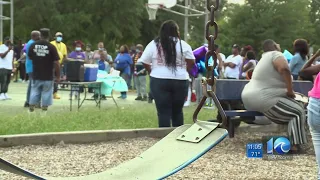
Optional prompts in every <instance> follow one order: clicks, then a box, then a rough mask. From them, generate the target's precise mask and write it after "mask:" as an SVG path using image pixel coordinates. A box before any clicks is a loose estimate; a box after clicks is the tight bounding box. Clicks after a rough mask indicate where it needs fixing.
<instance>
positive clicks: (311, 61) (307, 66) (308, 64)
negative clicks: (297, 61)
mask: <svg viewBox="0 0 320 180" xmlns="http://www.w3.org/2000/svg"><path fill="white" fill-rule="evenodd" d="M318 57H320V49H318V51H317V52H316V53H315V54H314V55H313V56H312V57H311V58H310V59H309V61H308V62H307V63H305V64H304V66H303V67H302V68H301V70H300V71H302V70H304V69H306V68H309V67H310V66H311V65H312V64H313V63H314V61H315V60H316V59H317V58H318Z"/></svg>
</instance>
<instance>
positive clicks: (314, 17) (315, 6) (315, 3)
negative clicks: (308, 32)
mask: <svg viewBox="0 0 320 180" xmlns="http://www.w3.org/2000/svg"><path fill="white" fill-rule="evenodd" d="M310 6H311V10H310V19H311V22H312V24H313V28H314V32H313V33H314V34H313V37H312V39H311V44H312V45H314V44H315V45H316V46H317V47H318V48H320V38H319V37H320V0H312V1H311V4H310Z"/></svg>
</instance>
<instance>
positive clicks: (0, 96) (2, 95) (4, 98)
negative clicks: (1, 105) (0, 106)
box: [0, 93, 7, 101]
mask: <svg viewBox="0 0 320 180" xmlns="http://www.w3.org/2000/svg"><path fill="white" fill-rule="evenodd" d="M6 99H7V98H6V97H5V96H4V93H1V94H0V101H4V100H6Z"/></svg>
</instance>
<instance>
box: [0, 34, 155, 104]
mask: <svg viewBox="0 0 320 180" xmlns="http://www.w3.org/2000/svg"><path fill="white" fill-rule="evenodd" d="M40 37H41V34H40V32H39V31H32V32H31V39H30V40H29V41H28V42H27V43H25V44H21V42H19V43H20V44H18V45H17V46H13V44H12V42H11V40H10V39H9V38H5V43H4V44H2V45H1V46H0V55H1V59H2V60H3V61H0V68H1V70H0V77H1V93H0V100H9V99H11V97H10V96H9V95H8V87H9V83H10V81H11V79H12V76H15V77H16V80H15V82H18V81H20V82H28V90H27V93H26V94H27V97H26V102H25V104H24V107H29V105H30V104H29V101H30V94H31V86H32V84H31V83H32V79H33V74H34V73H33V69H34V68H33V61H32V59H30V56H29V55H28V53H29V49H30V45H31V44H33V43H35V42H36V41H39V40H40ZM50 43H51V44H52V45H53V46H54V47H55V49H56V50H57V53H58V57H59V60H58V62H59V68H60V75H59V78H60V79H61V81H66V80H67V78H66V76H67V64H68V61H71V60H82V61H84V63H85V64H96V65H98V69H99V70H104V71H107V72H108V73H109V72H110V71H111V69H116V70H118V71H120V76H121V77H122V78H123V79H124V80H125V81H126V82H127V86H128V87H129V89H134V90H137V97H136V98H135V100H137V101H149V103H152V101H153V97H152V95H151V92H147V85H148V84H147V78H146V76H147V71H146V69H145V68H144V66H143V65H142V63H138V62H137V61H138V59H139V58H140V57H141V55H142V53H143V50H144V46H143V45H141V44H137V45H136V46H134V47H131V49H129V48H128V46H126V45H122V46H121V47H120V49H119V52H118V54H117V56H116V57H115V59H113V58H112V56H111V55H110V54H109V53H108V52H107V50H106V49H105V47H104V43H103V42H99V43H98V45H97V49H96V50H93V49H92V45H91V44H86V45H85V44H84V43H83V42H82V41H80V40H77V41H75V42H74V43H73V50H72V51H71V52H68V49H67V46H66V44H65V43H64V42H63V34H62V33H61V32H57V33H55V36H54V40H53V41H50ZM18 76H19V77H20V78H19V79H18ZM54 78H58V77H57V76H56V75H55V76H54ZM132 81H133V86H132V83H131V82H132ZM60 88H66V86H65V85H61V86H60ZM58 89H59V87H58V82H54V83H53V99H60V98H61V97H60V96H59V95H58ZM90 90H91V89H90ZM91 92H92V91H91ZM73 96H74V97H75V99H78V90H77V89H72V91H71V93H70V99H72V98H73ZM100 96H101V97H102V98H103V99H105V95H100ZM98 97H99V94H97V93H95V94H94V96H93V98H98ZM119 98H121V99H126V98H127V92H121V96H120V97H119ZM37 106H40V104H38V105H37Z"/></svg>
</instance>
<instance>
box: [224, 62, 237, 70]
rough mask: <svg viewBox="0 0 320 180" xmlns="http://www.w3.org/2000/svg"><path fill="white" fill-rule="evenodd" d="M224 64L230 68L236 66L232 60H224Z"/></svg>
mask: <svg viewBox="0 0 320 180" xmlns="http://www.w3.org/2000/svg"><path fill="white" fill-rule="evenodd" d="M224 66H228V67H230V68H232V69H233V68H235V67H236V65H235V64H233V63H232V62H225V63H224Z"/></svg>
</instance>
